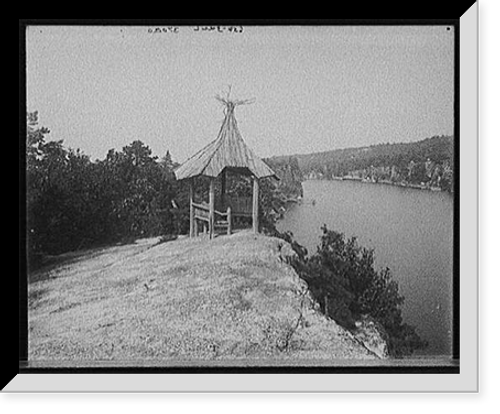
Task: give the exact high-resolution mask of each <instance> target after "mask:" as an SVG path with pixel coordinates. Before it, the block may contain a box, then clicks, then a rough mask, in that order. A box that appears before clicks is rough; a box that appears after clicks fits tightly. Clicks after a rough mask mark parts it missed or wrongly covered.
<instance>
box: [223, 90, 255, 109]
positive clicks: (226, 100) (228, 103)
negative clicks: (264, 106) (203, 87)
mask: <svg viewBox="0 0 500 414" xmlns="http://www.w3.org/2000/svg"><path fill="white" fill-rule="evenodd" d="M230 95H231V85H228V91H227V94H226V96H225V97H223V96H221V94H218V95H215V99H217V100H218V101H219V102H221V103H222V104H223V105H224V106H225V107H226V108H225V109H226V110H227V111H232V110H233V109H234V107H236V106H238V105H249V104H252V103H254V102H255V98H250V99H231V98H230Z"/></svg>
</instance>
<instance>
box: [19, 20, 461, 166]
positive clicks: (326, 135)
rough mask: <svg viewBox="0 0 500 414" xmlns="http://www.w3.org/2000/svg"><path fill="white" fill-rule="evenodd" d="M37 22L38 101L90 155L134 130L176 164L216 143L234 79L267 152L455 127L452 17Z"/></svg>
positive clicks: (258, 146)
mask: <svg viewBox="0 0 500 414" xmlns="http://www.w3.org/2000/svg"><path fill="white" fill-rule="evenodd" d="M155 29H156V27H153V26H151V27H149V26H81V27H80V26H48V27H44V26H30V27H28V28H27V32H26V72H27V77H26V91H27V97H26V103H27V109H28V111H35V110H36V111H38V112H39V121H40V125H42V126H45V127H47V128H49V130H50V131H51V133H50V134H49V135H48V136H47V139H53V140H61V139H62V140H64V145H65V146H66V147H69V148H73V149H80V150H82V151H83V152H84V153H85V154H87V155H89V156H91V158H92V159H102V158H104V157H105V156H106V154H107V152H108V150H110V149H112V148H114V149H116V150H121V149H122V148H123V147H124V146H126V145H128V144H130V143H131V142H132V141H134V140H141V141H142V142H144V143H145V144H146V145H148V146H149V147H150V148H151V150H152V152H153V155H157V156H159V157H162V156H163V155H165V153H166V151H167V150H169V151H170V153H171V155H172V157H173V159H174V160H175V161H178V162H182V161H184V160H185V159H186V158H188V157H189V156H191V155H192V154H194V153H195V152H196V151H198V150H199V149H200V148H202V147H203V146H205V145H206V144H208V143H209V142H210V141H213V140H214V139H215V138H216V137H217V134H218V132H219V129H220V126H221V123H222V121H223V118H224V112H223V107H222V106H221V104H220V103H219V102H218V101H217V100H216V99H215V96H216V95H217V94H222V95H225V94H227V92H228V90H229V85H231V95H230V96H231V97H232V98H234V99H250V98H254V99H255V102H254V103H252V104H250V105H244V106H239V107H237V108H236V110H235V115H236V119H237V121H238V127H239V129H240V132H241V134H242V136H243V138H244V140H245V141H246V143H247V144H248V145H249V146H250V147H251V148H252V149H253V150H254V151H255V152H256V153H257V155H259V156H261V157H270V156H274V155H291V154H303V153H311V152H317V151H327V150H331V149H338V148H346V147H361V146H367V145H372V144H378V143H386V142H409V141H418V140H421V139H424V138H427V137H430V136H434V135H451V134H453V101H454V82H453V62H454V57H453V56H454V55H453V53H454V43H453V42H454V35H453V27H447V26H245V27H239V26H237V27H236V29H237V30H236V31H230V30H228V27H221V28H220V31H219V30H217V29H216V30H212V31H210V30H203V29H204V28H200V27H196V26H181V27H176V28H170V30H169V28H167V27H161V28H160V29H161V30H155Z"/></svg>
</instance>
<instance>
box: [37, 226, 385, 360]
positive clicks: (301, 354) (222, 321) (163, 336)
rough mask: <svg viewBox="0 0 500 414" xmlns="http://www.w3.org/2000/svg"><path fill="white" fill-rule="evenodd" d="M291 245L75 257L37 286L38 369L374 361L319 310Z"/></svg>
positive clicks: (264, 242) (43, 273) (184, 245)
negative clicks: (291, 261)
mask: <svg viewBox="0 0 500 414" xmlns="http://www.w3.org/2000/svg"><path fill="white" fill-rule="evenodd" d="M293 254H294V252H293V250H292V249H291V247H290V245H289V244H288V243H286V242H285V241H283V240H281V239H277V238H273V237H267V236H263V235H254V234H252V233H250V232H246V231H243V232H239V233H236V234H233V235H231V236H222V237H217V238H216V239H214V240H211V241H210V240H208V239H205V238H203V237H200V238H196V239H188V238H179V239H178V240H174V241H170V242H167V243H158V240H157V239H156V240H154V239H150V240H145V241H141V242H138V243H135V244H131V245H125V246H114V247H109V248H104V249H94V250H89V251H86V252H82V253H78V254H71V255H67V257H65V261H63V262H61V263H59V264H57V265H53V266H52V268H50V269H48V268H46V269H45V270H43V269H42V270H40V271H38V272H37V273H35V274H32V275H31V277H30V283H29V286H28V306H29V309H28V324H29V332H28V338H29V339H28V348H29V349H28V352H29V359H30V362H33V363H37V362H43V363H46V364H50V363H51V361H52V362H56V361H57V363H58V364H59V365H60V364H61V363H62V364H64V363H65V362H68V363H72V364H74V363H78V362H82V363H83V362H86V363H87V364H88V363H92V362H93V361H110V362H117V363H125V364H126V363H129V364H132V365H137V364H140V363H141V361H143V362H147V361H154V363H155V364H156V365H161V364H162V363H165V364H166V365H172V364H173V365H175V364H178V363H187V364H199V363H202V364H203V363H207V362H208V361H219V362H221V363H223V364H227V365H232V364H234V363H238V361H239V362H243V363H244V364H250V365H251V364H254V365H261V364H266V365H273V364H274V363H277V364H280V365H283V364H285V365H287V364H290V365H297V364H298V365H300V364H301V361H306V362H307V361H316V362H319V363H323V362H324V363H326V364H335V361H339V360H341V361H345V360H352V359H354V360H359V359H377V356H376V355H375V354H374V353H373V352H371V351H369V350H368V349H367V348H366V347H365V346H364V345H362V344H361V343H360V341H359V340H357V339H356V338H355V337H354V336H353V335H352V334H351V333H349V332H348V331H346V330H345V329H343V328H342V327H340V326H339V325H337V324H336V323H335V322H334V321H333V320H330V319H327V318H326V317H325V316H324V315H322V314H321V313H319V311H318V310H317V309H316V308H315V306H314V303H313V301H312V300H311V299H310V296H309V293H308V290H307V286H306V285H305V283H304V282H303V281H302V280H301V279H300V278H299V277H298V276H297V274H296V273H295V271H294V270H293V268H291V267H290V266H289V265H288V264H287V263H286V257H287V256H289V255H293Z"/></svg>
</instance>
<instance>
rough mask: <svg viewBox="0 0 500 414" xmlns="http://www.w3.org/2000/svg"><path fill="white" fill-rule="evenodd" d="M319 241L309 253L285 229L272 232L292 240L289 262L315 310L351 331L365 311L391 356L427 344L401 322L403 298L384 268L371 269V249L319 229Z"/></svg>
mask: <svg viewBox="0 0 500 414" xmlns="http://www.w3.org/2000/svg"><path fill="white" fill-rule="evenodd" d="M321 230H322V232H323V233H322V236H321V243H320V245H319V246H318V249H317V251H316V253H315V254H314V255H312V256H311V257H307V251H306V250H305V249H304V248H303V247H302V246H300V245H299V244H298V243H297V242H295V241H294V240H293V235H292V234H291V233H279V232H276V234H275V235H276V236H278V237H281V238H283V239H285V240H286V241H288V242H290V243H291V244H292V247H293V249H294V250H295V252H296V253H297V258H295V259H294V260H292V261H291V264H292V266H294V268H295V269H296V271H297V273H298V274H299V276H300V277H301V278H302V279H304V280H305V281H306V282H307V284H308V286H309V290H310V291H311V294H312V295H313V297H314V298H315V300H316V301H317V302H318V303H319V305H320V309H321V311H322V312H323V313H324V314H325V315H327V316H329V317H331V318H332V319H334V320H335V321H336V322H338V323H339V324H340V325H342V326H344V327H345V328H347V329H352V330H353V329H355V321H356V320H359V319H360V318H361V317H362V315H370V316H371V317H372V318H374V319H375V320H376V321H377V322H379V323H380V324H381V325H382V326H383V328H384V330H385V332H386V334H387V336H388V339H387V346H388V351H389V354H390V355H391V356H394V357H402V356H406V355H410V354H412V353H413V352H414V351H415V350H417V349H421V348H424V347H425V346H426V345H427V344H426V342H425V341H423V340H422V339H421V338H420V337H419V336H418V334H417V333H416V332H415V328H414V327H412V326H410V325H408V324H406V323H403V318H402V315H401V312H402V309H401V306H402V305H403V303H404V297H403V296H402V295H401V294H400V293H399V286H398V284H397V282H396V281H395V280H393V278H392V274H391V271H390V270H389V269H388V268H385V269H382V270H380V271H376V270H375V268H374V251H373V249H366V248H364V247H361V246H359V245H358V242H357V240H356V238H355V237H352V238H350V239H347V240H346V238H345V236H344V234H342V233H338V232H335V231H332V230H329V229H328V228H327V227H326V226H323V227H322V228H321Z"/></svg>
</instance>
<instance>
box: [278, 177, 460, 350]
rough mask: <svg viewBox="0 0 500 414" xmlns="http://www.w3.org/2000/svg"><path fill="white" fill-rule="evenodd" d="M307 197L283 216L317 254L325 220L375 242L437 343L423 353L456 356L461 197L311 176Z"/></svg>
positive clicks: (424, 332) (412, 315)
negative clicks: (456, 241) (456, 216)
mask: <svg viewBox="0 0 500 414" xmlns="http://www.w3.org/2000/svg"><path fill="white" fill-rule="evenodd" d="M303 188H304V199H303V202H302V203H299V204H295V205H293V206H292V207H291V208H290V210H289V211H287V213H286V215H285V217H284V218H283V219H282V220H281V221H280V222H279V223H278V226H277V227H278V229H279V230H280V231H285V230H289V231H291V232H292V233H293V234H294V238H295V240H297V242H299V243H300V244H302V245H303V246H305V247H306V248H307V249H308V251H309V254H313V253H314V252H316V246H317V245H318V244H319V241H320V236H321V226H322V225H323V224H326V225H327V227H328V228H329V229H331V230H335V231H339V232H342V233H344V234H345V235H346V237H351V236H356V237H357V239H358V242H359V244H360V245H361V246H364V247H369V248H373V249H375V265H376V267H377V269H378V268H381V267H389V268H390V269H391V272H392V275H393V277H394V279H395V280H397V281H398V284H399V287H400V292H401V293H402V294H403V295H404V297H405V303H404V307H403V318H404V320H405V322H407V323H409V324H410V325H413V326H415V327H416V328H417V332H418V333H419V335H420V336H421V337H422V338H424V339H426V340H427V341H428V342H429V347H428V348H427V349H425V350H423V351H421V352H420V353H421V354H425V355H428V356H438V355H440V356H449V355H451V343H452V332H451V321H452V277H453V274H452V272H453V197H452V196H451V195H450V194H448V193H444V192H433V191H425V190H416V189H410V188H403V187H396V186H390V185H384V184H372V183H362V182H357V181H345V180H344V181H323V180H308V181H305V182H303Z"/></svg>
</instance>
